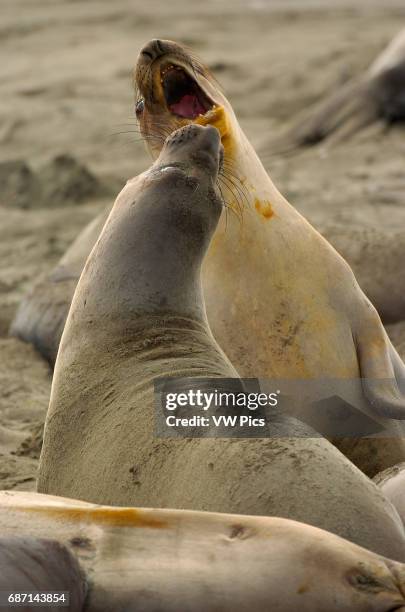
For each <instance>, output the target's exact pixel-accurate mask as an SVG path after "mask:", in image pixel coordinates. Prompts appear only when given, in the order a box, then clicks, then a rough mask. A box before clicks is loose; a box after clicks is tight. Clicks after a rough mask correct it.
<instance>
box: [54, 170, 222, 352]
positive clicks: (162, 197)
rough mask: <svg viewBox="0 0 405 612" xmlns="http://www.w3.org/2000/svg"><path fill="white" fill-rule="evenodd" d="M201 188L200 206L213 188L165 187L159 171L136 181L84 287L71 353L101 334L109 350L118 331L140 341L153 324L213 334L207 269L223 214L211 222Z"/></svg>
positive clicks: (115, 213) (185, 183)
mask: <svg viewBox="0 0 405 612" xmlns="http://www.w3.org/2000/svg"><path fill="white" fill-rule="evenodd" d="M197 185H198V187H199V190H198V193H199V194H200V196H199V198H200V199H199V201H200V200H201V198H202V195H201V192H202V191H203V190H204V189H207V185H204V184H202V183H201V182H200V183H196V181H195V179H193V177H191V176H190V177H185V176H184V175H183V176H181V175H180V176H178V177H175V178H174V179H173V177H172V178H170V177H169V176H168V177H164V178H163V180H162V179H160V180H159V179H158V178H154V176H153V168H152V170H150V171H148V172H145V173H144V174H142V175H140V176H138V177H136V178H134V179H132V180H130V181H128V183H127V184H126V186H125V187H124V189H123V190H122V191H121V193H120V194H119V196H118V198H117V200H116V202H115V204H114V207H113V209H112V211H111V213H110V216H109V218H108V220H107V222H106V224H105V226H104V228H103V231H102V232H101V235H100V237H99V239H98V241H97V243H96V245H95V246H94V248H93V250H92V252H91V254H90V256H89V258H88V260H87V263H86V266H85V268H84V270H83V273H82V275H81V278H80V280H79V284H78V287H77V290H76V293H75V295H74V298H73V302H72V306H71V309H70V313H69V317H68V321H67V325H66V329H67V332H66V334H64V337H63V339H62V344H63V345H65V346H66V345H67V344H68V343H69V341H70V342H71V341H72V340H73V339H74V338H75V337H76V339H77V341H78V342H80V338H81V337H83V336H84V335H85V334H88V333H89V332H90V333H91V332H92V331H93V330H94V331H96V333H97V334H98V335H99V337H100V343H101V342H102V338H103V334H104V333H106V334H107V336H111V329H112V328H113V327H114V325H116V329H117V334H118V335H120V333H122V334H123V335H124V336H125V334H126V333H127V332H129V330H130V329H132V330H133V331H134V333H137V328H138V327H140V328H141V329H142V327H143V326H144V324H145V319H147V320H148V321H149V322H150V324H151V325H157V326H159V325H162V326H163V327H164V325H165V324H166V323H167V321H168V319H170V318H173V319H175V320H177V319H182V318H184V319H187V320H192V321H196V322H197V323H198V324H199V325H203V326H204V327H205V326H206V313H205V308H204V303H203V298H202V289H201V280H200V269H201V263H202V259H203V257H204V254H205V252H206V249H207V247H208V244H209V240H210V238H211V234H212V232H213V231H214V227H215V224H216V222H217V217H218V215H219V214H220V208H219V209H218V213H217V217H216V218H215V215H214V214H213V213H212V211H211V212H210V214H208V215H207V216H206V217H204V216H203V214H201V207H200V210H197V205H198V202H197V204H195V205H194V201H193V194H194V193H195V190H196V187H197ZM206 197H207V201H209V202H211V200H212V194H211V192H210V193H207V196H206ZM209 198H211V200H210V199H209ZM214 205H215V202H214ZM216 205H218V202H217V203H216ZM193 211H196V213H195V214H194V212H193ZM210 224H211V226H210ZM162 320H163V323H162ZM70 323H71V324H70ZM176 325H177V326H178V324H177V323H176ZM95 327H96V330H95ZM107 340H108V339H107ZM110 341H111V340H108V342H110ZM118 342H119V338H118V337H117V343H118Z"/></svg>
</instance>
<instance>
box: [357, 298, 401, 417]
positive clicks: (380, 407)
mask: <svg viewBox="0 0 405 612" xmlns="http://www.w3.org/2000/svg"><path fill="white" fill-rule="evenodd" d="M373 310H374V309H373ZM355 342H356V346H357V354H358V361H359V368H360V376H361V379H362V385H363V390H364V395H365V397H366V399H367V400H368V401H369V402H370V404H371V406H372V410H373V412H375V414H377V415H379V416H382V417H386V418H389V419H398V420H405V393H404V392H403V388H404V385H405V365H404V364H403V362H402V360H401V358H400V357H399V355H398V353H397V352H396V350H395V349H394V347H393V346H392V344H391V341H390V339H389V338H388V335H387V333H386V331H385V329H384V327H383V325H382V323H381V320H380V317H379V316H378V314H377V312H376V311H374V312H373V313H372V316H369V317H367V319H366V320H365V321H363V322H362V331H361V332H360V334H358V335H357V336H356V337H355Z"/></svg>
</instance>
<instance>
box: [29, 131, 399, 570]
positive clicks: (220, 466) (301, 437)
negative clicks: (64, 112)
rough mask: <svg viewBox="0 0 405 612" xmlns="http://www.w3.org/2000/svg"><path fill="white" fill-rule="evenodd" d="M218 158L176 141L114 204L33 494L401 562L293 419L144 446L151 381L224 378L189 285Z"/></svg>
mask: <svg viewBox="0 0 405 612" xmlns="http://www.w3.org/2000/svg"><path fill="white" fill-rule="evenodd" d="M215 146H216V147H217V151H216V153H215ZM218 147H219V135H218V132H217V130H215V129H213V128H211V127H210V128H202V127H200V126H188V127H186V128H183V129H181V130H179V131H178V132H176V133H175V134H174V135H172V136H171V137H170V138H169V139H168V141H167V143H166V144H165V147H164V149H163V151H162V153H161V155H160V157H159V159H158V160H157V162H156V163H155V164H154V166H152V168H151V169H150V171H148V172H147V173H145V174H144V175H143V176H141V177H139V178H138V179H136V180H134V181H130V182H129V183H128V184H127V186H126V187H125V188H124V190H123V191H122V193H121V194H120V196H119V197H118V199H117V201H116V203H115V205H114V208H113V211H112V213H111V215H110V217H109V219H108V221H107V223H106V226H105V228H104V230H103V232H102V234H101V236H100V238H99V240H98V242H97V244H96V246H95V248H94V249H93V251H92V253H91V255H90V258H89V260H88V262H87V264H86V267H85V269H84V271H83V274H82V276H81V279H80V281H79V284H78V287H77V290H76V293H75V296H74V299H73V303H72V307H71V310H70V313H69V317H68V321H67V324H66V327H65V331H64V334H63V338H62V342H61V347H60V350H59V354H58V358H57V362H56V367H55V375H54V380H53V385H52V393H51V401H50V406H49V411H48V415H47V419H46V427H45V437H44V445H43V450H42V455H41V460H40V470H39V480H38V490H39V491H41V492H44V493H50V494H54V495H62V496H69V497H75V498H79V499H84V500H88V501H93V502H97V503H104V504H111V505H144V506H152V507H166V508H170V507H173V508H188V509H194V510H209V511H218V512H236V513H239V514H256V515H276V516H283V517H286V518H293V519H295V520H300V521H302V522H306V523H310V524H312V525H316V526H318V527H322V528H324V529H328V530H330V531H332V532H334V533H337V534H338V535H341V536H342V537H346V538H348V539H350V540H352V541H354V542H356V543H358V544H361V545H362V546H365V547H367V548H368V549H371V550H373V551H375V552H378V553H380V554H384V555H386V556H390V557H392V558H395V559H398V560H402V559H404V560H405V537H404V530H403V526H402V524H401V522H400V520H399V517H398V516H397V514H396V512H395V511H394V509H393V508H392V507H391V506H390V504H389V503H387V501H386V500H385V498H384V497H383V495H382V494H381V493H380V492H379V491H378V489H377V488H376V486H375V485H374V484H373V483H371V482H370V481H369V479H368V478H366V477H365V476H364V474H362V473H361V472H360V471H359V470H358V469H357V468H356V467H355V466H354V465H353V464H351V463H350V462H349V461H348V460H347V459H346V458H345V457H344V456H343V455H342V454H341V453H340V452H339V451H338V450H336V449H335V448H334V447H333V446H332V445H331V444H330V443H329V442H327V441H326V440H325V439H323V438H320V437H317V434H316V433H315V432H314V431H313V430H311V429H309V428H306V427H305V426H304V425H299V424H298V423H297V422H296V421H294V420H290V421H288V419H287V420H286V421H285V422H280V423H279V422H277V423H272V424H271V428H272V433H273V434H275V436H278V437H274V438H272V439H235V438H230V439H218V438H210V439H174V440H173V439H169V440H168V439H159V438H156V437H154V418H155V415H154V404H153V399H154V398H153V380H154V379H155V378H162V377H167V376H200V377H201V376H206V377H211V378H212V377H225V378H229V377H234V376H236V371H235V370H234V369H233V367H232V365H231V364H230V362H229V361H228V360H227V358H226V357H225V355H224V354H223V353H222V351H221V349H220V348H219V347H218V345H217V344H216V343H215V341H214V339H213V337H212V335H211V332H210V330H209V327H208V324H207V322H206V320H205V309H204V302H203V298H202V291H201V286H200V265H201V262H202V258H203V255H204V251H205V249H206V248H207V246H208V242H209V238H210V236H211V235H212V233H213V232H214V230H215V227H216V223H217V222H218V218H219V215H220V213H221V205H220V202H219V200H218V198H217V196H216V195H215V192H214V191H213V179H215V177H216V172H217V170H218V168H217V166H216V167H214V166H215V163H216V165H218V155H219V149H218ZM210 149H212V151H211V154H210ZM207 159H208V161H209V160H211V161H210V164H211V166H212V164H213V163H214V166H212V167H211V169H209V168H207V163H208V161H207ZM215 160H216V161H215ZM219 384H220V383H219ZM287 435H291V436H293V437H292V438H291V439H288V438H286V436H287ZM294 436H296V437H294ZM331 483H333V487H332V486H331ZM348 492H350V493H349V494H348Z"/></svg>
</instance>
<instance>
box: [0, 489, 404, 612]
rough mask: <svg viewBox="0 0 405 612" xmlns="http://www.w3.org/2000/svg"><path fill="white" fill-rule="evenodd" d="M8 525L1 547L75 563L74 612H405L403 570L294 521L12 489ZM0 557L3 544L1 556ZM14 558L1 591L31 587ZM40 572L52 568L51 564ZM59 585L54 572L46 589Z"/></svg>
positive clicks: (5, 499) (3, 501)
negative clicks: (68, 557)
mask: <svg viewBox="0 0 405 612" xmlns="http://www.w3.org/2000/svg"><path fill="white" fill-rule="evenodd" d="M0 526H1V531H2V537H3V538H10V537H13V536H16V535H17V534H18V537H19V538H24V539H25V541H26V546H25V548H26V550H27V551H28V552H29V546H30V545H31V550H32V551H33V552H37V545H36V543H37V541H38V538H49V539H51V544H50V546H52V547H53V548H55V547H56V546H58V547H59V548H60V549H62V548H63V549H64V550H65V551H66V553H67V554H71V553H73V555H74V556H75V557H76V558H77V560H78V561H79V563H80V565H81V567H82V569H83V574H84V576H85V578H87V581H88V594H87V598H86V602H85V604H84V606H83V607H82V606H80V607H79V605H77V607H75V608H74V610H75V611H76V612H79V611H80V610H86V612H138V611H139V610H142V611H143V612H179V610H181V611H182V612H217V611H218V610H221V612H250V611H254V612H256V611H259V610H260V611H261V612H291V610H297V611H298V610H299V611H300V612H326V611H327V612H392V611H393V610H396V611H397V612H398V611H402V612H403V611H404V610H405V598H404V591H405V567H404V565H403V564H401V563H396V562H394V561H391V560H389V559H387V558H385V557H381V556H378V555H376V554H374V553H371V552H369V551H367V550H365V549H364V548H360V547H358V546H356V545H354V544H351V543H350V542H347V541H346V540H343V539H341V538H339V537H337V536H335V535H333V534H331V533H327V532H326V531H322V530H320V529H317V528H314V527H310V526H308V525H304V524H302V523H297V522H295V521H289V520H286V519H281V518H275V517H269V518H266V517H254V516H238V515H231V514H212V513H207V512H204V513H203V512H190V511H185V510H151V509H138V508H112V507H107V506H94V505H92V504H87V503H84V502H80V501H77V500H73V499H64V498H61V497H52V496H49V495H39V494H37V493H24V492H9V491H7V492H1V493H0ZM52 540H53V542H52ZM1 547H2V540H1V539H0V555H1ZM68 551H70V553H69V552H68ZM11 554H13V556H14V558H13V563H14V571H15V573H14V574H13V577H12V578H11V579H10V578H9V580H8V582H7V584H3V582H2V575H0V586H1V587H2V589H4V590H10V589H12V588H14V587H20V586H21V577H23V579H24V580H25V581H27V580H28V579H29V575H28V576H27V571H28V573H29V569H30V566H28V567H27V564H26V559H25V557H24V556H23V555H22V553H21V548H19V547H18V545H17V543H16V545H15V548H14V549H13V550H12V551H11ZM56 562H57V560H56ZM37 563H38V564H40V565H42V566H43V568H44V570H45V571H46V570H47V569H48V568H47V563H48V559H46V557H42V558H38V559H37ZM54 563H55V560H54ZM76 565H77V562H76V560H75V559H72V562H71V567H72V568H74V569H75V566H76ZM190 568H191V569H190ZM55 570H56V571H58V573H59V574H60V575H61V576H62V577H63V576H65V577H66V583H68V580H67V578H68V577H69V568H68V567H66V566H64V565H62V564H61V565H56V563H55V564H54V566H53V568H52V572H53V573H55ZM48 572H49V569H48ZM19 579H20V581H19ZM54 584H55V581H54V580H53V577H52V573H49V579H48V584H47V582H46V581H43V583H41V586H42V587H43V588H44V587H46V586H49V588H52V587H53V586H54ZM79 587H80V584H77V585H76V586H75V588H74V589H72V591H73V590H79ZM50 609H51V608H50ZM52 609H54V608H52ZM56 609H60V608H55V610H56ZM63 609H65V608H63ZM72 609H73V608H72Z"/></svg>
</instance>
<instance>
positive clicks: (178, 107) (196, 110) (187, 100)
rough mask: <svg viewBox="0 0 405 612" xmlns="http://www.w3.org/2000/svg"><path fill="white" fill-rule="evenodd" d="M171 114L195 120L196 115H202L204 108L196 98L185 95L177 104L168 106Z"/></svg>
mask: <svg viewBox="0 0 405 612" xmlns="http://www.w3.org/2000/svg"><path fill="white" fill-rule="evenodd" d="M170 110H171V111H172V113H175V114H176V115H179V116H180V117H186V118H187V119H195V118H196V117H198V115H204V113H205V108H204V107H203V105H202V104H201V103H200V101H199V99H198V98H197V96H193V95H192V94H191V95H190V94H186V95H185V96H183V97H182V99H181V100H180V101H179V102H176V104H172V105H171V106H170Z"/></svg>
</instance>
